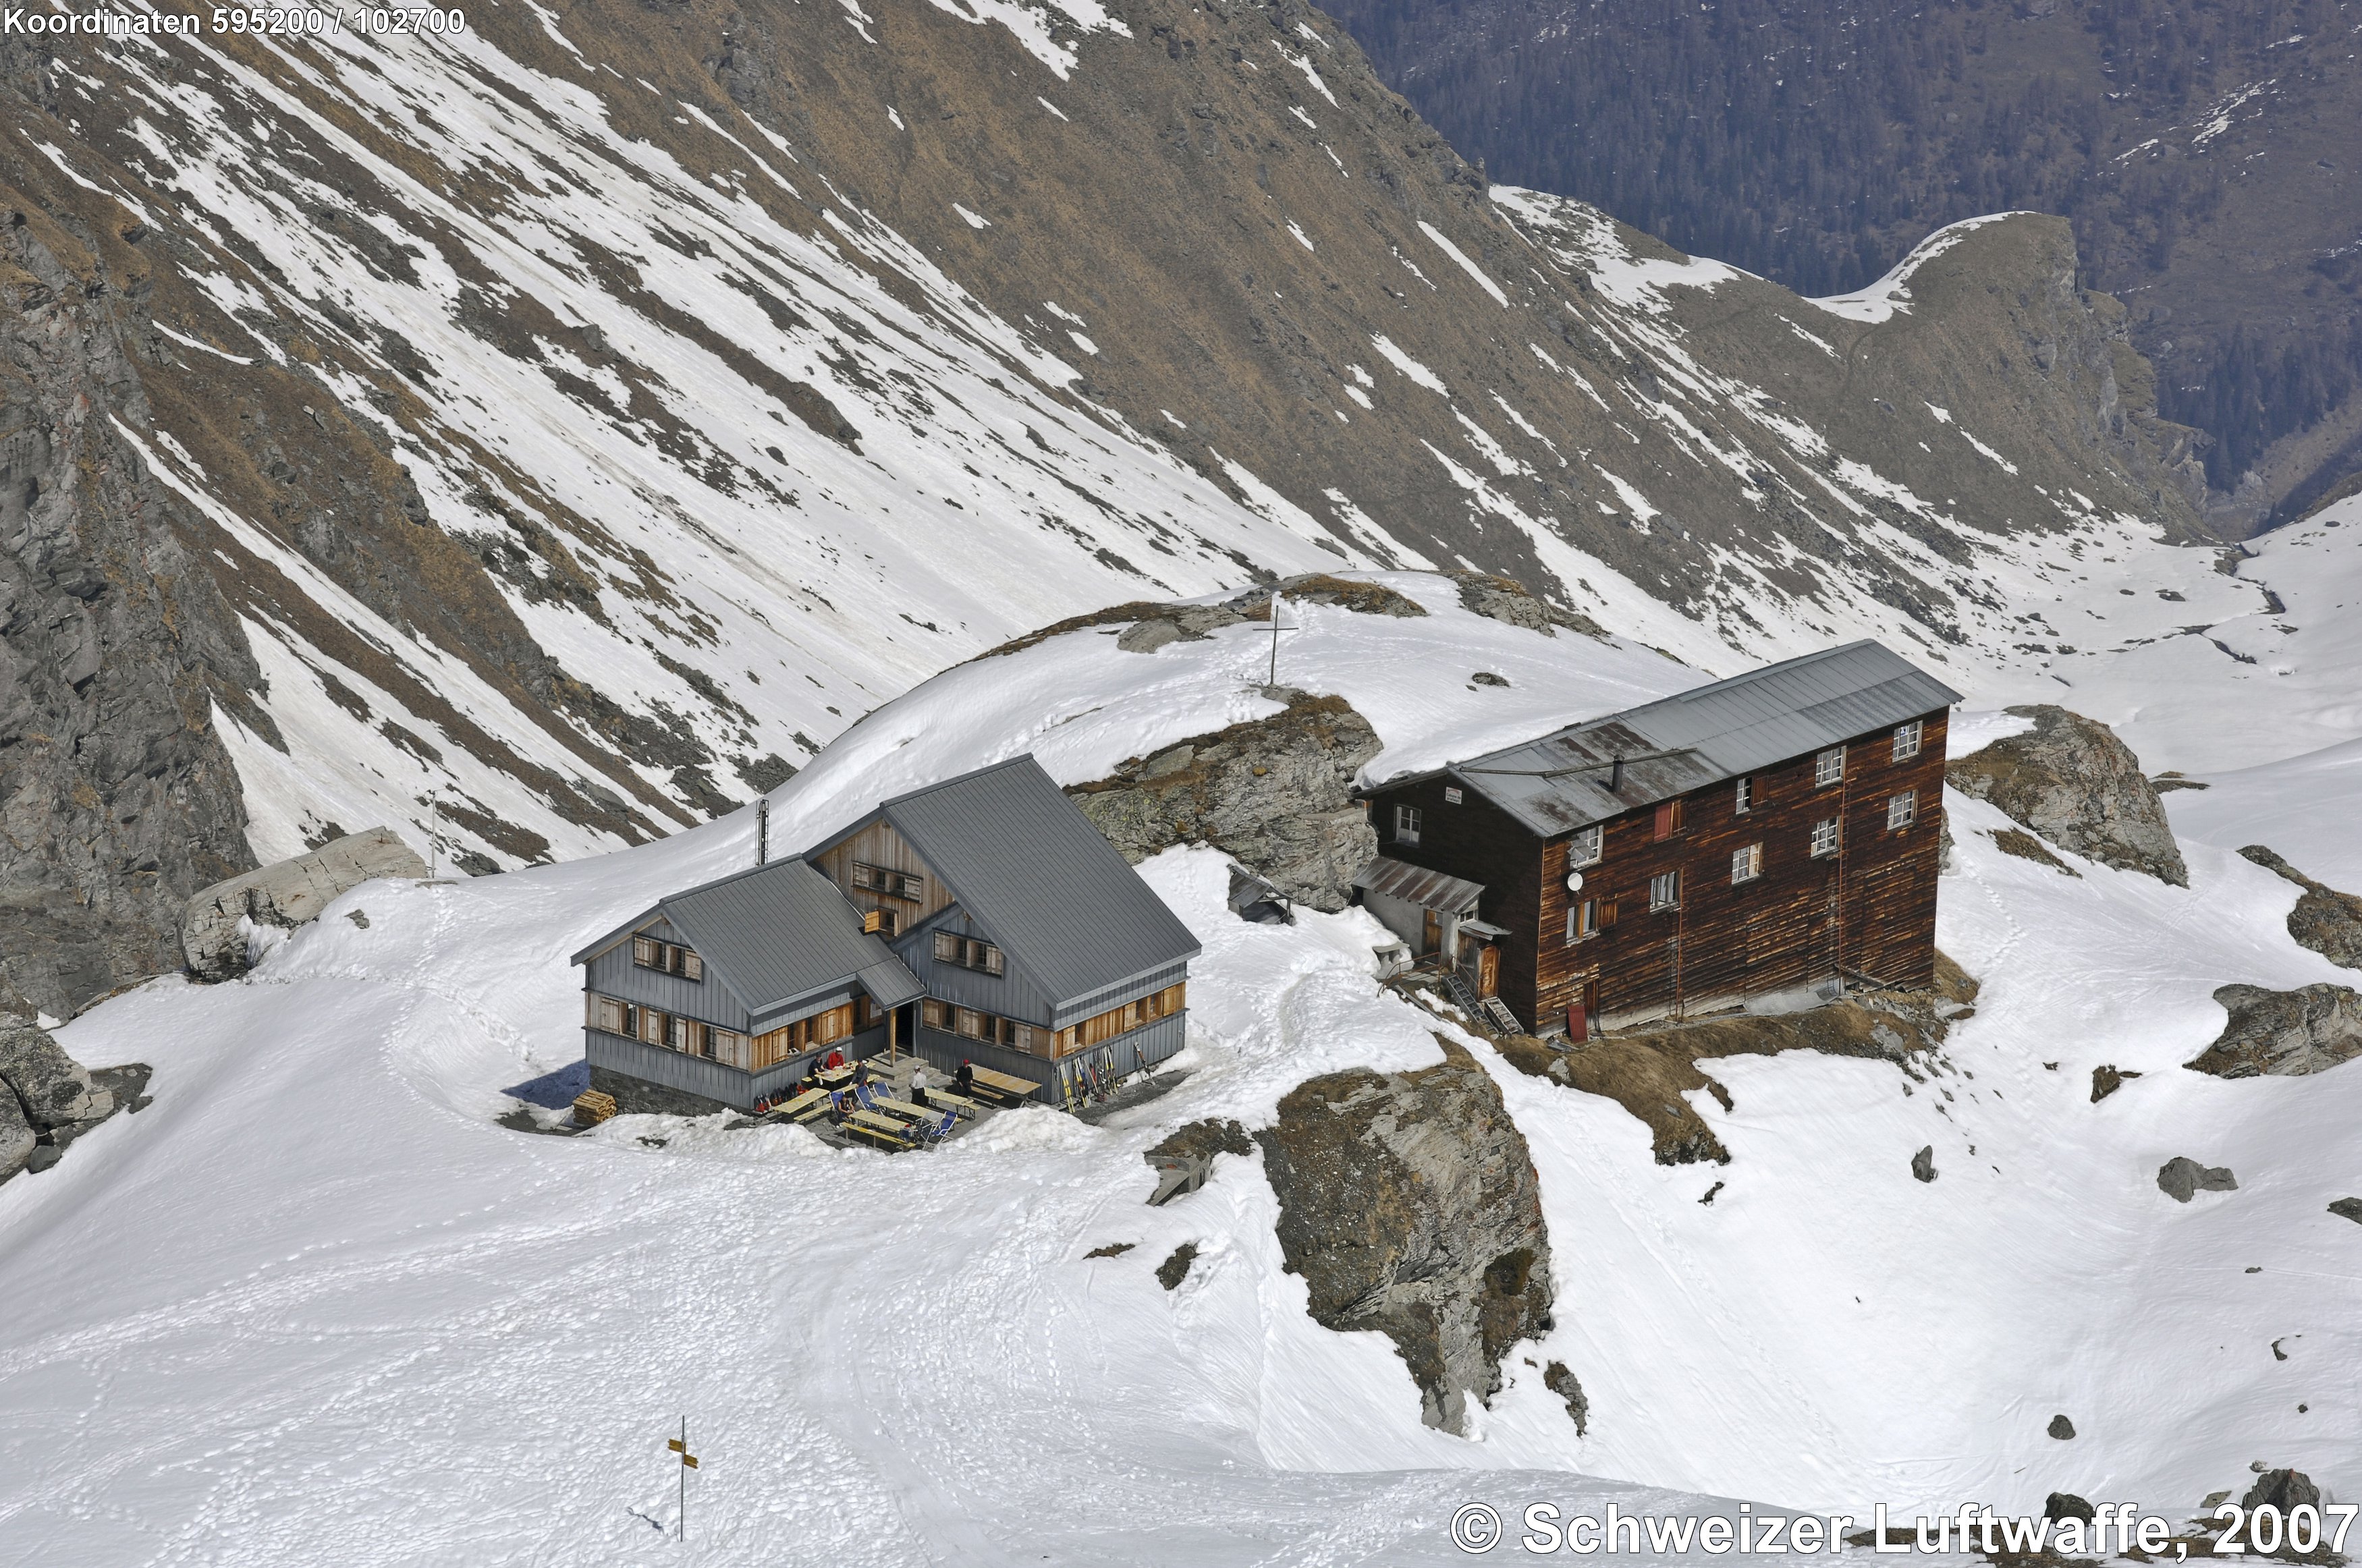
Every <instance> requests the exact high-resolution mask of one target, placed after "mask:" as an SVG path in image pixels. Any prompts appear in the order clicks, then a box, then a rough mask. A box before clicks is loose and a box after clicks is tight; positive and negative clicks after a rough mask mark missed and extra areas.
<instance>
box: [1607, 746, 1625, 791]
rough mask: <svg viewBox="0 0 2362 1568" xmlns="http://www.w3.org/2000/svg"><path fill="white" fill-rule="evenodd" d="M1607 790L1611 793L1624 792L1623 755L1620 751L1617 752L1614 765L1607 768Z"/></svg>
mask: <svg viewBox="0 0 2362 1568" xmlns="http://www.w3.org/2000/svg"><path fill="white" fill-rule="evenodd" d="M1607 792H1608V793H1609V794H1611V795H1621V794H1622V793H1623V792H1624V756H1623V754H1622V753H1621V752H1618V753H1617V756H1616V766H1615V767H1612V768H1610V769H1609V770H1608V773H1607Z"/></svg>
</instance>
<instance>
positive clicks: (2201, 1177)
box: [2157, 1154, 2239, 1203]
mask: <svg viewBox="0 0 2362 1568" xmlns="http://www.w3.org/2000/svg"><path fill="white" fill-rule="evenodd" d="M2157 1189H2158V1191H2159V1192H2161V1193H2163V1194H2165V1195H2166V1197H2168V1198H2171V1199H2173V1200H2174V1201H2175V1202H2176V1203H2187V1202H2189V1201H2190V1200H2191V1198H2192V1197H2194V1196H2196V1195H2197V1194H2199V1193H2202V1192H2236V1191H2237V1190H2238V1189H2239V1178H2238V1177H2236V1176H2233V1175H2232V1174H2231V1167H2230V1166H2228V1165H2200V1164H2199V1163H2198V1162H2197V1161H2196V1160H2193V1159H2191V1157H2190V1156H2189V1155H2187V1154H2176V1155H2174V1156H2173V1158H2171V1159H2169V1160H2168V1161H2166V1162H2165V1164H2163V1165H2159V1166H2158V1168H2157Z"/></svg>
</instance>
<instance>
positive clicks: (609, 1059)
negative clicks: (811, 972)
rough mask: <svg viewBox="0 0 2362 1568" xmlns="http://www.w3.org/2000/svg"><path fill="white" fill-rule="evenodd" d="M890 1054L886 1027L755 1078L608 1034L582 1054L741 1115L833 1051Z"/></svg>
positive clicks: (586, 1041) (590, 1041) (588, 1036)
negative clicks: (738, 1112)
mask: <svg viewBox="0 0 2362 1568" xmlns="http://www.w3.org/2000/svg"><path fill="white" fill-rule="evenodd" d="M885 1049H886V1030H885V1026H884V1025H882V1024H881V1025H879V1026H878V1027H877V1028H876V1029H870V1030H865V1031H863V1032H861V1033H859V1034H855V1035H854V1036H852V1037H851V1038H850V1039H845V1040H839V1041H836V1042H834V1043H831V1044H827V1045H822V1046H821V1047H819V1048H818V1049H816V1050H811V1051H807V1052H805V1053H804V1054H803V1055H800V1056H790V1057H789V1058H788V1059H787V1060H786V1061H784V1062H781V1063H780V1064H778V1066H773V1067H766V1068H764V1069H763V1070H762V1071H761V1072H759V1073H750V1072H747V1071H746V1070H745V1068H743V1067H734V1066H730V1065H729V1064H728V1063H727V1062H715V1061H711V1060H709V1059H707V1058H706V1057H703V1056H692V1055H689V1054H688V1053H686V1052H683V1051H668V1050H666V1049H665V1048H664V1047H663V1046H661V1045H650V1044H647V1043H645V1042H643V1041H638V1040H632V1039H628V1038H626V1037H624V1035H621V1034H610V1033H608V1032H606V1031H605V1030H603V1029H586V1030H584V1031H583V1032H582V1055H583V1057H584V1059H585V1060H587V1061H588V1062H589V1063H590V1065H591V1066H594V1067H605V1068H607V1069H608V1070H609V1071H611V1072H617V1073H624V1074H627V1075H629V1076H630V1077H635V1078H641V1079H644V1080H646V1082H648V1083H652V1084H662V1085H663V1086H664V1087H665V1088H672V1089H679V1090H681V1091H682V1092H683V1093H686V1094H695V1095H702V1096H704V1097H705V1098H706V1099H713V1100H719V1101H721V1102H722V1103H723V1104H724V1105H732V1106H735V1107H737V1108H738V1109H739V1110H754V1109H755V1102H756V1101H757V1100H761V1099H778V1098H780V1097H781V1096H782V1095H783V1094H785V1093H786V1092H787V1090H788V1088H789V1086H790V1085H792V1084H793V1083H794V1082H795V1081H796V1080H797V1079H798V1078H800V1077H803V1076H804V1075H805V1074H806V1073H808V1072H810V1071H811V1068H812V1065H813V1064H814V1063H815V1062H817V1061H819V1060H821V1059H822V1058H823V1057H825V1056H826V1055H828V1053H829V1052H831V1051H842V1052H844V1058H845V1060H846V1061H848V1062H852V1061H858V1060H860V1059H861V1058H862V1057H864V1056H874V1055H878V1054H879V1053H880V1052H882V1051H884V1050H885ZM955 1065H956V1064H955Z"/></svg>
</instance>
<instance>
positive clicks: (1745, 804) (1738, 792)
mask: <svg viewBox="0 0 2362 1568" xmlns="http://www.w3.org/2000/svg"><path fill="white" fill-rule="evenodd" d="M1754 809H1755V780H1754V779H1752V778H1742V779H1740V780H1739V781H1738V785H1737V787H1736V788H1735V789H1734V790H1732V791H1731V811H1732V813H1733V814H1734V815H1737V816H1742V817H1743V816H1745V815H1746V814H1747V813H1748V812H1751V811H1753V810H1754Z"/></svg>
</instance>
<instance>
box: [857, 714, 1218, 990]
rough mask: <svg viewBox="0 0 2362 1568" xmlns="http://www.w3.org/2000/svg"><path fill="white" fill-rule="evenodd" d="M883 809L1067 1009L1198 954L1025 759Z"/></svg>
mask: <svg viewBox="0 0 2362 1568" xmlns="http://www.w3.org/2000/svg"><path fill="white" fill-rule="evenodd" d="M877 815H878V816H881V817H883V818H885V819H886V821H887V822H888V823H890V824H892V826H893V828H894V831H895V832H897V833H899V834H901V835H902V836H903V837H904V838H905V839H907V840H909V841H910V844H911V847H912V848H913V849H915V850H916V851H918V853H919V856H920V857H921V858H922V859H923V860H924V861H926V863H927V865H928V867H929V868H931V869H932V870H933V871H934V872H935V873H936V874H937V875H939V876H940V877H942V878H943V879H944V887H945V889H947V890H948V891H949V892H950V893H951V894H952V895H953V897H955V899H957V900H958V901H959V904H960V906H961V908H963V909H964V910H966V911H967V913H968V914H969V916H970V917H971V918H973V919H974V920H975V921H976V922H977V925H978V926H979V927H980V928H981V930H982V933H983V934H984V935H985V936H986V937H988V938H989V939H990V940H991V941H993V942H995V943H997V944H999V946H1000V947H1001V949H1002V951H1004V952H1005V953H1006V954H1008V955H1009V957H1010V961H1011V962H1013V963H1015V964H1016V965H1018V966H1020V967H1021V968H1022V969H1023V970H1024V971H1025V972H1026V973H1027V974H1028V975H1030V976H1031V977H1032V978H1033V979H1034V981H1035V982H1036V983H1037V984H1039V985H1040V986H1041V987H1042V988H1043V990H1044V991H1046V992H1048V993H1049V994H1050V995H1051V996H1052V997H1054V998H1055V999H1057V1001H1058V1002H1059V1003H1060V1004H1061V1005H1063V1004H1064V1003H1065V1002H1068V1001H1071V1000H1073V999H1076V998H1077V997H1083V996H1087V995H1089V994H1091V993H1092V992H1094V991H1098V990H1102V989H1104V988H1108V987H1109V986H1113V985H1116V984H1118V983H1120V982H1121V981H1124V980H1129V979H1131V978H1132V977H1135V976H1139V975H1143V974H1147V973H1150V972H1152V971H1153V970H1157V969H1162V968H1164V967H1167V966H1170V965H1172V964H1174V963H1175V962H1178V961H1180V960H1182V959H1187V958H1194V957H1196V956H1197V955H1198V953H1199V951H1200V950H1201V949H1200V947H1199V944H1198V939H1197V938H1196V937H1195V936H1192V935H1191V934H1190V933H1189V928H1188V927H1187V926H1186V925H1184V924H1182V923H1181V922H1180V919H1179V918H1178V917H1177V916H1175V914H1174V912H1173V911H1171V910H1170V909H1167V908H1166V907H1165V904H1164V900H1163V899H1160V898H1158V897H1157V896H1156V894H1155V892H1154V891H1153V889H1150V887H1149V886H1148V884H1147V883H1145V882H1143V881H1142V880H1141V879H1140V874H1139V873H1138V872H1136V871H1134V870H1133V869H1132V868H1131V864H1130V863H1129V862H1127V861H1126V860H1125V859H1124V857H1123V854H1122V852H1121V851H1120V850H1119V849H1117V848H1116V846H1115V845H1112V844H1109V842H1108V841H1107V839H1106V837H1105V836H1104V835H1103V834H1100V832H1099V830H1098V829H1097V828H1096V827H1093V826H1092V825H1091V820H1090V819H1089V818H1088V817H1086V816H1085V815H1083V813H1082V811H1081V810H1080V808H1078V807H1077V806H1076V804H1075V803H1074V802H1073V801H1069V800H1068V799H1066V797H1065V793H1064V792H1062V791H1061V790H1059V788H1058V786H1057V784H1056V783H1055V782H1054V781H1053V780H1052V778H1050V776H1049V775H1048V774H1047V773H1045V772H1043V770H1042V765H1041V764H1040V763H1037V762H1035V761H1034V760H1033V758H1032V756H1031V755H1030V754H1029V755H1027V756H1017V757H1012V758H1010V760H1009V761H1007V762H1003V763H998V764H995V765H994V766H993V767H981V768H978V769H977V770H976V771H975V772H973V773H966V774H963V775H961V776H960V777H959V778H948V779H945V780H944V782H943V783H940V784H935V785H931V786H929V787H928V788H926V789H924V790H912V791H911V793H909V794H907V795H900V796H897V797H895V798H894V799H893V800H891V801H887V802H886V803H885V804H883V805H882V806H880V807H878V809H877ZM866 820H867V819H866V818H865V819H864V821H866ZM844 836H845V834H837V835H835V837H834V838H833V839H832V840H831V841H830V842H831V843H836V842H841V841H842V840H843V839H844Z"/></svg>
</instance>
